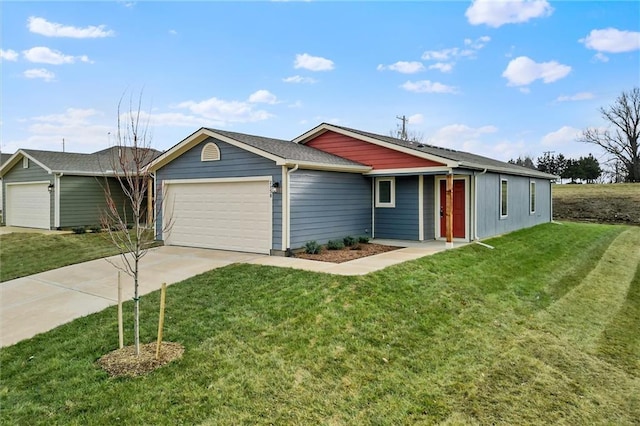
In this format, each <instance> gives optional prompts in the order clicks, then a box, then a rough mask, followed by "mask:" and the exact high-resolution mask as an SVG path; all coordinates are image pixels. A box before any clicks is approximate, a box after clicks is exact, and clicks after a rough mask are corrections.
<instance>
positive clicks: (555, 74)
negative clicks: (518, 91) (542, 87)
mask: <svg viewBox="0 0 640 426" xmlns="http://www.w3.org/2000/svg"><path fill="white" fill-rule="evenodd" d="M569 72H571V67H570V66H568V65H563V64H560V63H558V62H556V61H550V62H540V63H538V62H535V61H533V60H532V59H531V58H528V57H526V56H519V57H517V58H515V59H513V60H511V61H510V62H509V65H507V68H506V69H505V70H504V72H503V73H502V76H503V77H504V78H506V79H507V80H508V81H509V83H508V84H509V86H526V85H528V84H531V83H533V82H534V81H535V80H542V81H543V82H545V83H552V82H554V81H557V80H560V79H561V78H564V77H566V76H567V75H568V74H569Z"/></svg>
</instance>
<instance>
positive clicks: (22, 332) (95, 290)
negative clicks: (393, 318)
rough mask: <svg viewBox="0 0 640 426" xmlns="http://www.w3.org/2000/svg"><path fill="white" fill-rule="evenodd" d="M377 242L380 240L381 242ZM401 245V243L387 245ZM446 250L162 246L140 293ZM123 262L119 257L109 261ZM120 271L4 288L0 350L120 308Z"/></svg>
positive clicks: (53, 274)
mask: <svg viewBox="0 0 640 426" xmlns="http://www.w3.org/2000/svg"><path fill="white" fill-rule="evenodd" d="M377 242H379V241H377ZM385 243H387V244H390V245H398V246H402V244H403V243H402V242H399V241H395V242H394V241H385ZM443 250H445V244H444V243H443V242H435V241H430V242H425V243H419V244H412V247H406V248H402V249H399V250H395V251H391V252H387V253H381V254H378V255H375V256H370V257H365V258H361V259H356V260H352V261H349V262H345V263H341V264H335V263H328V262H317V261H312V260H305V259H296V258H290V257H277V256H266V255H260V254H252V253H238V252H228V251H221V250H206V249H196V248H188V247H173V246H167V247H158V248H155V249H152V250H149V252H148V253H147V255H146V256H145V257H144V258H143V259H142V262H141V267H140V270H141V271H142V274H141V277H140V288H139V290H140V294H147V293H150V292H152V291H155V290H158V289H159V288H160V286H161V285H162V283H163V282H166V283H167V284H168V285H169V284H173V283H176V282H180V281H183V280H185V279H187V278H190V277H192V276H194V275H198V274H201V273H203V272H206V271H210V270H212V269H215V268H220V267H223V266H227V265H230V264H233V263H252V264H257V265H271V266H279V267H285V268H295V269H301V270H307V271H314V272H325V273H330V274H338V275H364V274H367V273H370V272H374V271H377V270H380V269H383V268H386V267H387V266H390V265H395V264H397V263H401V262H405V261H408V260H413V259H417V258H420V257H423V256H428V255H430V254H433V253H436V252H439V251H443ZM107 259H108V260H110V261H111V262H115V263H119V262H121V260H120V257H119V256H113V257H110V258H107ZM117 277H118V272H117V269H116V268H115V267H114V266H113V265H112V264H110V263H109V262H108V261H107V260H105V259H98V260H92V261H89V262H84V263H79V264H76V265H70V266H65V267H63V268H59V269H54V270H51V271H47V272H42V273H39V274H35V275H30V276H28V277H23V278H18V279H15V280H11V281H6V282H3V283H0V347H2V346H8V345H12V344H14V343H17V342H19V341H20V340H23V339H27V338H30V337H33V336H35V335H36V334H38V333H43V332H45V331H48V330H51V329H53V328H55V327H57V326H59V325H61V324H64V323H67V322H69V321H71V320H73V319H75V318H79V317H82V316H85V315H88V314H91V313H94V312H98V311H101V310H103V309H104V308H106V307H108V306H112V305H115V304H116V303H117V295H118V294H117V293H118V292H117ZM121 281H122V288H123V300H128V299H131V298H132V297H133V281H132V278H131V277H129V276H128V275H126V274H124V273H121Z"/></svg>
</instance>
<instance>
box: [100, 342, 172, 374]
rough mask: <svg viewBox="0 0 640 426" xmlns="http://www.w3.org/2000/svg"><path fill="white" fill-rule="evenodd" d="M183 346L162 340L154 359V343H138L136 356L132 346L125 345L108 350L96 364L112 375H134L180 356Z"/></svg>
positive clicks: (160, 365)
mask: <svg viewBox="0 0 640 426" xmlns="http://www.w3.org/2000/svg"><path fill="white" fill-rule="evenodd" d="M183 353H184V346H182V345H181V344H180V343H173V342H162V344H161V345H160V356H159V359H156V343H155V342H153V343H146V344H144V345H140V355H139V356H136V352H135V348H134V346H133V345H132V346H125V347H124V348H122V349H116V350H115V351H113V352H109V353H108V354H106V355H104V356H103V357H102V358H100V359H99V360H98V364H99V365H100V366H101V367H102V368H103V369H104V370H105V371H106V372H107V373H109V375H110V376H112V377H122V376H126V377H135V376H140V375H143V374H146V373H149V372H151V371H153V370H155V369H157V368H160V367H162V366H163V365H166V364H168V363H170V362H171V361H174V360H176V359H179V358H181V357H182V354H183Z"/></svg>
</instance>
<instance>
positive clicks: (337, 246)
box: [327, 240, 344, 250]
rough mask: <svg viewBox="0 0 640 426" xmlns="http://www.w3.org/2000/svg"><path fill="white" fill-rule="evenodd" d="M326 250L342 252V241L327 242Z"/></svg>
mask: <svg viewBox="0 0 640 426" xmlns="http://www.w3.org/2000/svg"><path fill="white" fill-rule="evenodd" d="M327 248H328V249H329V250H342V249H343V248H344V242H342V240H329V241H328V242H327Z"/></svg>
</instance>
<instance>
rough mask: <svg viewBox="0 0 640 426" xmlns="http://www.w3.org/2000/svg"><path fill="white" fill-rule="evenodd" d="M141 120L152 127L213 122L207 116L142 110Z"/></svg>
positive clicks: (194, 125)
mask: <svg viewBox="0 0 640 426" xmlns="http://www.w3.org/2000/svg"><path fill="white" fill-rule="evenodd" d="M123 117H125V118H128V115H127V114H123ZM140 121H141V122H143V123H144V122H148V123H149V128H150V129H151V128H154V127H163V126H164V127H190V128H200V127H206V126H207V125H210V124H211V121H210V120H209V119H207V118H204V117H196V116H194V115H187V114H183V113H181V112H159V113H147V112H145V111H140Z"/></svg>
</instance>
